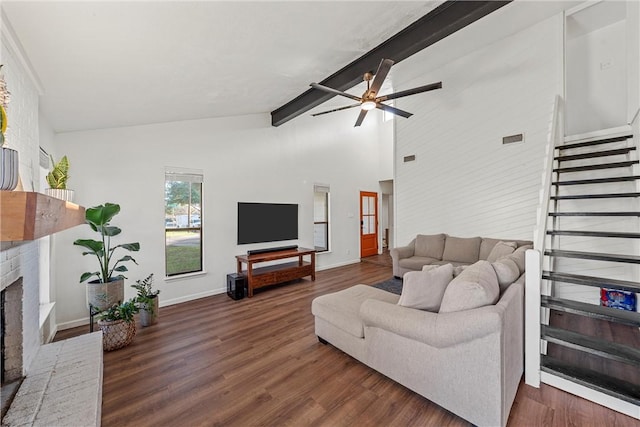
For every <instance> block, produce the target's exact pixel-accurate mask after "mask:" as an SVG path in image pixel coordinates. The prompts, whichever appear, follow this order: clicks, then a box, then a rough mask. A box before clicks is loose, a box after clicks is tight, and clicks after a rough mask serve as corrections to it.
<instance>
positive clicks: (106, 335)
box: [98, 319, 136, 351]
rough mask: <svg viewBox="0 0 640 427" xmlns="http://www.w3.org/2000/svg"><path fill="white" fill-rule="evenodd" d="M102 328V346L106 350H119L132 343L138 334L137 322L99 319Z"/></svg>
mask: <svg viewBox="0 0 640 427" xmlns="http://www.w3.org/2000/svg"><path fill="white" fill-rule="evenodd" d="M98 326H99V327H100V329H101V330H102V348H103V350H104V351H112V350H117V349H119V348H122V347H126V346H128V345H129V344H131V341H133V337H135V336H136V323H135V322H126V321H124V320H122V319H120V320H112V321H108V320H98Z"/></svg>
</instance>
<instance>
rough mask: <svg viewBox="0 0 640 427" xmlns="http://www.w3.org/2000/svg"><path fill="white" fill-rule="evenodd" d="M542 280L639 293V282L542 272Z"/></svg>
mask: <svg viewBox="0 0 640 427" xmlns="http://www.w3.org/2000/svg"><path fill="white" fill-rule="evenodd" d="M542 278H543V279H547V280H555V281H558V282H566V283H575V284H578V285H585V286H595V287H598V288H610V289H618V290H621V291H631V292H640V282H632V281H630V280H620V279H608V278H605V277H596V276H585V275H581V274H573V273H561V272H557V271H543V272H542Z"/></svg>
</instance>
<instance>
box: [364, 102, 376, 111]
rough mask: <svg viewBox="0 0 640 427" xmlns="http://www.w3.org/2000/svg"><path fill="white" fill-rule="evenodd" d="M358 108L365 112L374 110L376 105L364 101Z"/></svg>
mask: <svg viewBox="0 0 640 427" xmlns="http://www.w3.org/2000/svg"><path fill="white" fill-rule="evenodd" d="M360 108H362V109H363V110H366V111H369V110H373V109H374V108H376V103H375V101H364V102H363V103H362V105H361V106H360Z"/></svg>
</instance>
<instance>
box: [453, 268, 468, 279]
mask: <svg viewBox="0 0 640 427" xmlns="http://www.w3.org/2000/svg"><path fill="white" fill-rule="evenodd" d="M467 267H469V266H468V265H459V266H457V267H453V277H456V276H459V275H460V273H462V272H463V271H464V269H465V268H467Z"/></svg>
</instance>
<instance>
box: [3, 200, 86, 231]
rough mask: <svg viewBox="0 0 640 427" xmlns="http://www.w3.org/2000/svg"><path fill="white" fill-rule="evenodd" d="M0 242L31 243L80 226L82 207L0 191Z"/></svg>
mask: <svg viewBox="0 0 640 427" xmlns="http://www.w3.org/2000/svg"><path fill="white" fill-rule="evenodd" d="M0 211H1V212H0V241H2V242H19V241H24V240H35V239H39V238H41V237H44V236H48V235H50V234H53V233H57V232H59V231H62V230H66V229H67V228H71V227H75V226H76V225H80V224H84V222H85V217H84V207H82V206H79V205H76V204H74V203H70V202H65V201H64V200H60V199H56V198H54V197H49V196H47V195H45V194H41V193H36V192H32V191H0Z"/></svg>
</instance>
